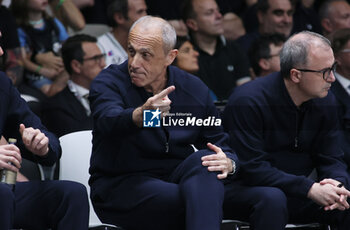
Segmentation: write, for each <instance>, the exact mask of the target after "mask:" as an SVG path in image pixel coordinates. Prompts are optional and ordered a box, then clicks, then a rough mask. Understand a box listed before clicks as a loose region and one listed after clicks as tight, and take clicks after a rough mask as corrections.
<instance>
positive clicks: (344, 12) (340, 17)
mask: <svg viewBox="0 0 350 230" xmlns="http://www.w3.org/2000/svg"><path fill="white" fill-rule="evenodd" d="M328 19H329V22H330V31H328V32H329V33H332V32H334V31H336V30H339V29H343V28H350V5H349V3H347V2H345V1H344V2H343V1H339V2H333V3H332V7H331V9H330V12H329V17H328Z"/></svg>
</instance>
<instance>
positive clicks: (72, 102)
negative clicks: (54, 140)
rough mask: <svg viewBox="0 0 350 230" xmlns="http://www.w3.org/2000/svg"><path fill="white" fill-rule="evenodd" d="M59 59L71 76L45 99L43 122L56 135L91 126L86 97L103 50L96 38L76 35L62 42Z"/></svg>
mask: <svg viewBox="0 0 350 230" xmlns="http://www.w3.org/2000/svg"><path fill="white" fill-rule="evenodd" d="M62 59H63V63H64V66H65V69H66V70H67V72H68V73H69V75H70V80H69V81H68V84H67V86H66V88H65V89H63V90H62V91H61V92H60V93H58V94H56V95H55V96H53V97H51V98H49V99H48V100H47V101H46V103H44V106H43V107H44V108H43V115H42V117H43V122H44V124H45V125H46V127H47V128H48V129H49V130H50V131H52V132H53V133H55V134H56V135H57V136H59V137H60V136H63V135H65V134H67V133H71V132H75V131H81V130H90V129H92V117H91V110H90V105H89V101H88V98H87V97H88V95H89V89H90V83H91V81H92V80H93V79H94V78H95V77H96V76H97V75H98V74H99V73H100V71H101V70H102V69H103V68H104V67H105V65H106V63H105V54H103V53H101V51H100V49H99V47H98V46H97V40H96V38H94V37H92V36H89V35H84V34H80V35H75V36H73V37H70V38H68V39H67V41H65V42H64V44H63V46H62Z"/></svg>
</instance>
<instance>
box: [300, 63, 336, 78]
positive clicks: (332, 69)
mask: <svg viewBox="0 0 350 230" xmlns="http://www.w3.org/2000/svg"><path fill="white" fill-rule="evenodd" d="M337 64H338V63H337V62H334V63H333V65H332V67H330V68H324V69H321V70H312V69H296V70H299V71H301V72H311V73H322V74H323V79H324V80H325V81H330V80H331V72H333V74H334V73H335V70H336V69H337Z"/></svg>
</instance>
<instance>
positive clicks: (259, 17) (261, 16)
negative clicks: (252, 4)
mask: <svg viewBox="0 0 350 230" xmlns="http://www.w3.org/2000/svg"><path fill="white" fill-rule="evenodd" d="M256 16H257V17H258V21H259V24H262V23H263V21H264V14H263V12H261V11H258V12H256Z"/></svg>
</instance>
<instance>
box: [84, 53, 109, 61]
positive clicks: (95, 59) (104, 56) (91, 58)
mask: <svg viewBox="0 0 350 230" xmlns="http://www.w3.org/2000/svg"><path fill="white" fill-rule="evenodd" d="M102 58H104V59H106V54H105V53H102V54H98V55H94V56H92V57H89V58H83V59H82V62H84V61H90V60H94V61H95V62H96V63H101V59H102Z"/></svg>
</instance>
